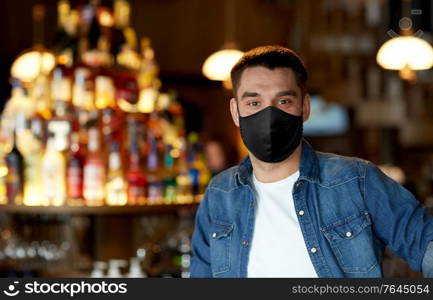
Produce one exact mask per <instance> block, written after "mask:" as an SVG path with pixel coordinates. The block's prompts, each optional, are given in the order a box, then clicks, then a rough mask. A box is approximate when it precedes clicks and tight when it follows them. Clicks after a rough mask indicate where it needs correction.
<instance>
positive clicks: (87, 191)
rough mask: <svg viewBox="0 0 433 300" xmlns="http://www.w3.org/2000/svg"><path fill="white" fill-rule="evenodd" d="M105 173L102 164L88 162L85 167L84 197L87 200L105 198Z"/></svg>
mask: <svg viewBox="0 0 433 300" xmlns="http://www.w3.org/2000/svg"><path fill="white" fill-rule="evenodd" d="M104 182H105V174H104V167H103V166H102V165H95V164H88V165H86V166H85V167H84V197H85V198H86V199H87V200H102V199H103V198H104Z"/></svg>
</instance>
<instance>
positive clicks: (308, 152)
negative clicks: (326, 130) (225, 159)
mask: <svg viewBox="0 0 433 300" xmlns="http://www.w3.org/2000/svg"><path fill="white" fill-rule="evenodd" d="M252 173H253V166H252V164H251V159H250V157H249V156H246V157H245V158H244V159H243V160H242V162H241V163H240V164H239V166H238V168H237V171H236V173H235V178H236V181H237V183H238V184H242V185H251V175H252ZM299 179H300V180H302V179H304V180H307V181H310V182H314V183H319V159H318V158H317V154H316V152H315V151H314V149H313V148H312V147H311V145H310V144H309V143H308V142H307V141H306V140H305V139H304V138H302V150H301V167H300V170H299Z"/></svg>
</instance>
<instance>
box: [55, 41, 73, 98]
mask: <svg viewBox="0 0 433 300" xmlns="http://www.w3.org/2000/svg"><path fill="white" fill-rule="evenodd" d="M72 60H73V56H72V51H71V50H70V49H65V50H64V51H63V52H62V53H61V54H59V55H58V56H57V57H56V66H55V67H54V69H53V71H52V79H51V97H52V99H53V100H54V105H55V104H56V102H65V103H64V105H65V106H67V105H68V104H70V103H71V99H72V77H71V76H72V63H73V61H72Z"/></svg>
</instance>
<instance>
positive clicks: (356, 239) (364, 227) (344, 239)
mask: <svg viewBox="0 0 433 300" xmlns="http://www.w3.org/2000/svg"><path fill="white" fill-rule="evenodd" d="M321 231H322V233H323V234H324V236H325V237H326V239H327V240H328V241H329V243H330V245H331V248H332V251H333V252H334V254H335V256H336V257H337V260H338V262H339V264H340V266H341V268H342V269H343V271H344V272H346V273H367V272H369V271H371V270H372V269H373V268H374V267H375V266H376V265H377V264H378V260H377V257H376V255H375V251H374V242H373V233H372V230H371V219H370V215H369V214H368V212H362V213H361V214H358V215H354V216H351V217H348V218H344V219H342V220H340V221H337V222H335V223H333V224H331V225H328V226H325V227H322V228H321Z"/></svg>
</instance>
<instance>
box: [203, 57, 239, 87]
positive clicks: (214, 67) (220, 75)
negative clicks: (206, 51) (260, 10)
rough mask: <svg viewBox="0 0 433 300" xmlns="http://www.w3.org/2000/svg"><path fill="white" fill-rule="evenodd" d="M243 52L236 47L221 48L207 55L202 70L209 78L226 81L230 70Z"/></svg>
mask: <svg viewBox="0 0 433 300" xmlns="http://www.w3.org/2000/svg"><path fill="white" fill-rule="evenodd" d="M243 54H244V53H243V52H242V51H240V50H236V49H223V50H220V51H217V52H215V53H213V54H212V55H211V56H209V57H208V58H207V59H206V61H205V62H204V64H203V68H202V72H203V74H204V76H206V77H207V78H209V79H210V80H219V81H226V80H228V79H229V78H230V71H231V69H232V67H233V66H234V65H235V64H236V63H237V61H238V60H239V59H240V58H241V57H242V55H243Z"/></svg>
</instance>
